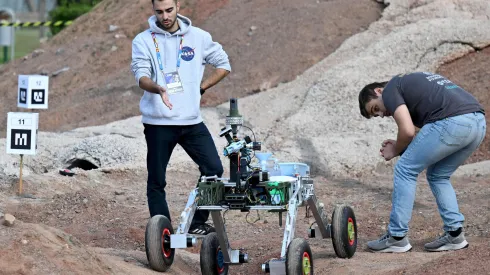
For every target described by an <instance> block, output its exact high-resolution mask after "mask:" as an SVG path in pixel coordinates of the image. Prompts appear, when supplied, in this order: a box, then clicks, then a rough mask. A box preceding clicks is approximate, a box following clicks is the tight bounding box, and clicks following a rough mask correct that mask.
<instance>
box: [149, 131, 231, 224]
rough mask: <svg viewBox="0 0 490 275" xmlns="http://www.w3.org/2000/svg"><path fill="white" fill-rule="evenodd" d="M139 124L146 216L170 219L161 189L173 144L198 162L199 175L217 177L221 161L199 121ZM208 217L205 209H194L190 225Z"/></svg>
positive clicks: (219, 174)
mask: <svg viewBox="0 0 490 275" xmlns="http://www.w3.org/2000/svg"><path fill="white" fill-rule="evenodd" d="M143 125H144V127H145V130H144V134H145V139H146V145H147V149H148V151H147V159H146V162H147V169H148V182H147V188H146V195H147V197H148V207H149V209H150V216H151V217H153V216H155V215H164V216H166V217H167V218H168V219H169V220H171V218H170V212H169V209H168V205H167V200H166V193H165V186H166V185H167V182H166V179H165V174H166V170H167V164H168V161H169V159H170V155H171V154H172V151H173V150H174V148H175V146H176V145H177V144H179V145H180V146H182V148H184V150H185V151H186V152H187V154H188V155H189V156H190V157H191V158H192V160H193V161H194V162H195V163H196V164H197V165H198V166H199V171H200V172H201V176H203V175H204V176H214V175H217V176H218V177H221V176H222V175H223V165H222V164H221V160H220V158H219V156H218V152H217V151H216V146H215V144H214V141H213V139H212V137H211V134H210V133H209V130H208V128H207V127H206V125H204V123H203V122H201V123H199V124H196V125H185V126H161V125H149V124H143ZM196 183H197V182H196ZM189 191H190V190H189ZM208 217H209V211H207V210H199V211H196V213H195V214H194V219H193V221H192V225H191V226H193V225H199V224H203V223H205V222H206V221H207V220H208Z"/></svg>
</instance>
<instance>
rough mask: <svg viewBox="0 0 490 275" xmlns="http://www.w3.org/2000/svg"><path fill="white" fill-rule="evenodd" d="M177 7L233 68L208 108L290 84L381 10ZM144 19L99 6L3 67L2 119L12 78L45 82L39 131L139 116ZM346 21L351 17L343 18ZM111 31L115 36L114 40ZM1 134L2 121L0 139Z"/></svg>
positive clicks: (217, 0)
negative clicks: (135, 46) (137, 56)
mask: <svg viewBox="0 0 490 275" xmlns="http://www.w3.org/2000/svg"><path fill="white" fill-rule="evenodd" d="M181 2H182V5H183V9H182V10H181V13H182V14H184V15H188V16H191V19H192V20H193V23H194V24H195V25H196V26H199V27H203V28H205V29H206V30H208V31H210V32H211V33H212V35H213V38H214V39H215V40H217V41H220V42H221V43H222V44H223V46H224V48H225V49H226V50H227V52H228V54H229V56H230V59H231V62H232V69H233V73H232V74H230V76H229V78H228V79H226V80H225V81H223V83H221V84H219V85H218V86H216V87H214V88H212V89H211V90H209V91H208V92H207V93H206V95H205V96H204V97H203V101H202V103H203V105H207V106H214V105H216V104H218V103H221V102H223V101H224V100H227V99H228V98H229V97H230V96H244V95H246V94H250V93H254V92H257V91H260V90H264V89H267V88H270V87H274V86H276V85H277V84H278V83H281V82H287V81H290V80H292V79H294V77H295V76H296V75H298V74H300V73H302V72H303V71H304V70H305V69H307V68H309V67H311V66H312V65H313V64H315V63H316V62H318V61H319V60H321V59H323V58H325V57H326V56H327V55H329V54H330V53H332V52H333V51H334V50H335V49H336V48H337V47H338V46H339V45H340V44H341V43H342V42H343V41H344V40H345V39H346V38H348V37H349V36H351V35H352V34H354V33H357V32H359V31H362V30H363V29H365V28H367V26H368V25H369V24H370V23H371V22H373V21H375V20H377V19H378V18H379V12H380V10H381V8H382V6H381V5H380V4H378V3H376V2H374V1H355V0H348V1H345V0H334V1H316V0H308V1H307V2H305V1H296V0H274V1H265V0H261V1H246V2H243V1H231V2H229V1H227V0H213V1H200V0H185V1H181ZM151 12H152V10H151V4H150V1H147V0H140V1H134V0H124V1H116V0H105V1H103V2H102V3H100V4H99V5H98V6H97V7H96V8H94V10H93V11H92V12H90V13H89V14H86V15H84V16H82V17H80V18H78V19H77V20H76V21H75V23H74V24H73V25H71V26H69V27H67V28H66V29H65V30H64V31H63V32H61V33H60V34H58V35H57V36H55V37H54V38H53V39H52V40H50V41H48V42H47V44H46V45H43V46H42V50H43V52H42V53H39V52H38V53H36V54H32V55H29V56H28V57H27V59H25V60H23V59H22V60H17V61H15V62H13V63H11V64H9V65H6V66H4V67H2V68H1V69H0V87H2V90H1V92H0V93H1V94H2V98H3V99H4V100H2V102H1V103H0V113H3V114H6V113H7V112H8V111H22V110H18V108H16V98H17V94H16V90H17V75H19V74H47V75H49V76H50V96H49V109H48V110H41V111H40V129H41V130H46V131H65V130H69V129H73V128H76V127H83V126H90V125H102V124H106V123H109V122H111V121H115V120H120V119H124V118H127V117H131V116H135V115H139V106H138V104H139V100H140V97H141V95H142V92H141V90H140V89H139V87H137V85H136V83H135V81H134V77H133V76H132V74H131V72H130V70H129V64H130V61H131V40H132V38H133V37H134V36H135V35H136V34H137V33H138V32H140V31H143V30H144V29H146V28H147V25H148V24H147V19H148V17H149V16H150V14H151ZM349 13H350V14H355V15H356V16H354V17H350V16H345V15H346V14H349ZM223 22H225V23H223ZM110 25H113V26H117V27H118V28H117V29H116V30H115V31H112V32H111V31H109V29H110ZM252 27H253V29H254V30H253V31H251V30H250V28H252ZM63 69H65V70H66V71H64V70H63ZM60 70H61V72H60ZM58 73H59V74H58ZM5 127H6V122H5V121H0V131H2V130H3V129H4V128H5Z"/></svg>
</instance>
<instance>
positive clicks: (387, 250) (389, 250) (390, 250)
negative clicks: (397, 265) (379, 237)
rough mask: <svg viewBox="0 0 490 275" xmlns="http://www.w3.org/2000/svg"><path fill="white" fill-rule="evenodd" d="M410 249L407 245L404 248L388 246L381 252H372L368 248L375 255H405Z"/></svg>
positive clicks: (410, 246)
mask: <svg viewBox="0 0 490 275" xmlns="http://www.w3.org/2000/svg"><path fill="white" fill-rule="evenodd" d="M411 249H412V245H410V244H407V245H405V246H390V247H388V248H385V249H382V250H373V249H371V248H370V250H371V252H376V253H405V252H407V251H409V250H411Z"/></svg>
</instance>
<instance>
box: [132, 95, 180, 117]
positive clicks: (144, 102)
mask: <svg viewBox="0 0 490 275" xmlns="http://www.w3.org/2000/svg"><path fill="white" fill-rule="evenodd" d="M140 111H141V114H142V115H143V116H148V117H153V118H175V117H177V116H178V114H176V113H175V112H174V111H173V109H172V110H170V109H169V108H168V107H167V106H165V104H163V100H162V97H161V96H160V95H159V94H154V93H150V92H145V94H144V95H143V97H142V98H141V103H140Z"/></svg>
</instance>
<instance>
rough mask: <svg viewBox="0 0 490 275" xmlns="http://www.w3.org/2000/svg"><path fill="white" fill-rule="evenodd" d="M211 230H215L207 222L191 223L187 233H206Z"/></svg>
mask: <svg viewBox="0 0 490 275" xmlns="http://www.w3.org/2000/svg"><path fill="white" fill-rule="evenodd" d="M211 232H216V230H215V229H214V227H212V226H211V225H209V224H207V223H203V224H199V225H193V226H191V228H190V229H189V234H196V235H207V234H209V233H211Z"/></svg>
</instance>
